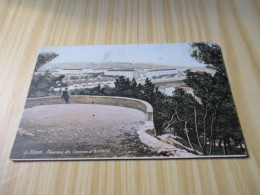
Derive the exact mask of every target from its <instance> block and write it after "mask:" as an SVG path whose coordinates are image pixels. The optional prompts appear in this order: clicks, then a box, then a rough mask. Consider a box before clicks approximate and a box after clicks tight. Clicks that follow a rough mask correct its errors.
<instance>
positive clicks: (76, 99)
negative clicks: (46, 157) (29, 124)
mask: <svg viewBox="0 0 260 195" xmlns="http://www.w3.org/2000/svg"><path fill="white" fill-rule="evenodd" d="M69 103H78V104H103V105H114V106H122V107H128V108H134V109H138V110H140V111H142V112H144V113H145V114H146V116H147V119H148V121H153V107H152V106H151V104H149V103H148V102H145V101H142V100H139V99H134V98H125V97H115V96H92V95H71V96H70V99H69ZM50 104H64V100H63V99H62V98H61V97H59V96H57V97H54V96H50V97H40V98H27V100H26V105H25V108H29V107H33V106H36V105H50Z"/></svg>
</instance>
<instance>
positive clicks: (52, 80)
mask: <svg viewBox="0 0 260 195" xmlns="http://www.w3.org/2000/svg"><path fill="white" fill-rule="evenodd" d="M64 77H65V76H64V75H61V76H59V77H55V76H53V75H51V73H49V72H45V73H44V74H37V75H34V76H33V78H32V82H31V86H30V89H29V93H28V98H33V97H44V96H49V95H52V94H53V93H54V92H53V90H52V89H53V88H54V87H58V86H57V83H58V82H59V81H62V79H63V78H64Z"/></svg>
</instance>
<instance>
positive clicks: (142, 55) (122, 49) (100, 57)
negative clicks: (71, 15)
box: [40, 43, 204, 66]
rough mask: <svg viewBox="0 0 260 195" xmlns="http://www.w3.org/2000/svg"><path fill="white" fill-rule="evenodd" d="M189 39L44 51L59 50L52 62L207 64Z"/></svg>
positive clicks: (47, 48)
mask: <svg viewBox="0 0 260 195" xmlns="http://www.w3.org/2000/svg"><path fill="white" fill-rule="evenodd" d="M189 49H190V44H189V43H174V44H139V45H95V46H70V47H43V48H41V50H40V52H56V53H58V54H59V56H58V57H57V58H55V59H54V60H53V61H52V62H51V63H89V62H93V63H103V62H128V63H153V64H165V65H174V66H175V65H176V66H204V64H201V63H198V62H197V61H196V60H195V59H194V58H192V57H191V56H190V54H189Z"/></svg>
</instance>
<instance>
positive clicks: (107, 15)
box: [0, 0, 260, 194]
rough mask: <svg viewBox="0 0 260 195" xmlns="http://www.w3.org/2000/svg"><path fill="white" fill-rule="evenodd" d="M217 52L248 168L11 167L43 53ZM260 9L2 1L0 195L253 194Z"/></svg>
mask: <svg viewBox="0 0 260 195" xmlns="http://www.w3.org/2000/svg"><path fill="white" fill-rule="evenodd" d="M201 41H211V42H217V43H218V44H219V45H220V46H221V47H222V49H223V55H224V58H225V62H226V65H227V70H228V75H229V78H230V82H231V86H232V92H233V94H234V98H235V103H236V106H237V109H238V114H239V118H240V120H241V124H242V128H243V132H244V136H245V140H246V143H247V146H248V150H249V155H250V158H248V159H223V160H220V159H219V160H157V161H148V160H147V161H141V160H140V161H102V162H101V161H86V162H84V161H81V162H30V163H14V162H12V161H11V160H9V154H10V150H11V147H12V144H13V141H14V138H15V135H16V131H17V127H18V125H19V120H20V118H21V115H22V111H23V106H24V103H25V99H26V96H27V92H28V88H29V84H30V80H31V76H32V73H33V69H34V64H35V61H36V58H37V54H38V51H39V49H40V47H42V46H71V45H101V44H138V43H175V42H201ZM259 45H260V2H259V1H256V0H248V1H244V0H233V1H232V0H205V1H203V0H179V1H177V0H176V1H174V0H125V1H124V0H82V1H81V0H77V1H73V0H71V1H70V0H60V1H58V0H57V1H55V0H44V1H41V0H31V1H30V0H28V1H27V0H21V1H18V0H10V1H7V0H1V1H0V62H1V63H0V68H1V69H0V70H1V71H0V75H1V76H0V104H1V106H0V125H1V126H0V149H1V151H0V170H1V172H0V194H259V193H260V185H259V181H260V171H259V170H260V155H259V151H260V144H259V142H260V141H259V140H260V129H259V128H260V120H259V116H260V102H259V97H260V65H259V61H260V46H259Z"/></svg>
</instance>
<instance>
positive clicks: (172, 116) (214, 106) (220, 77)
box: [10, 43, 247, 161]
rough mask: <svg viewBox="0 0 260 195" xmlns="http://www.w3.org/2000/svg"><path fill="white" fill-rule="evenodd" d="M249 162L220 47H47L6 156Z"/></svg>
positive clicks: (16, 158) (35, 73)
mask: <svg viewBox="0 0 260 195" xmlns="http://www.w3.org/2000/svg"><path fill="white" fill-rule="evenodd" d="M220 157H247V150H246V145H245V141H244V138H243V135H242V130H241V127H240V124H239V120H238V116H237V113H236V108H235V105H234V101H233V97H232V93H231V88H230V85H229V81H228V78H227V73H226V69H225V65H224V61H223V58H222V54H221V49H220V47H219V46H218V45H216V44H215V43H178V44H143V45H99V46H72V47H44V48H41V50H40V53H39V56H38V59H37V62H36V65H35V70H34V73H33V77H32V81H31V85H30V88H29V92H28V97H27V100H26V104H25V108H24V112H23V115H22V119H21V122H20V125H19V128H18V132H17V135H16V139H15V142H14V145H13V149H12V151H11V156H10V158H11V159H12V160H14V161H27V160H30V161H35V160H103V159H178V158H220Z"/></svg>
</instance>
